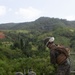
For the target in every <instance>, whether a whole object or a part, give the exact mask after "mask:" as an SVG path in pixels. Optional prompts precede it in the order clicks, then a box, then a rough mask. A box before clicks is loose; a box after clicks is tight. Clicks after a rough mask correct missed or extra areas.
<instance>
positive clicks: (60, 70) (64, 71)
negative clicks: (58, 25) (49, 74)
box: [44, 37, 70, 75]
mask: <svg viewBox="0 0 75 75" xmlns="http://www.w3.org/2000/svg"><path fill="white" fill-rule="evenodd" d="M54 40H55V38H54V37H47V38H45V39H44V44H45V45H46V46H47V47H48V48H49V49H50V60H51V63H52V64H53V65H54V67H56V65H57V71H56V75H70V61H69V59H68V58H67V59H66V60H65V61H63V63H62V64H60V65H59V64H58V63H59V62H58V60H57V57H58V56H60V55H61V52H59V51H57V50H56V47H57V46H59V45H56V44H54Z"/></svg>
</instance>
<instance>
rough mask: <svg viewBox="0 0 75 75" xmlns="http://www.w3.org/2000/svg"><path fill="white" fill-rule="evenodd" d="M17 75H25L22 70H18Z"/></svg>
mask: <svg viewBox="0 0 75 75" xmlns="http://www.w3.org/2000/svg"><path fill="white" fill-rule="evenodd" d="M15 75H23V73H22V72H16V74H15Z"/></svg>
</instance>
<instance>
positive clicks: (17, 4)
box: [0, 0, 75, 24]
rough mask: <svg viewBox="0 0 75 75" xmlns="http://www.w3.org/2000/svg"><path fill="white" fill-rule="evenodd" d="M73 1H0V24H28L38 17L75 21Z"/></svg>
mask: <svg viewBox="0 0 75 75" xmlns="http://www.w3.org/2000/svg"><path fill="white" fill-rule="evenodd" d="M74 3H75V1H74V0H56V1H55V0H38V1H35V0H31V1H30V0H7V1H6V0H0V24H1V23H10V22H14V23H19V22H30V21H34V20H36V19H38V18H39V17H42V16H44V17H50V18H52V17H54V18H59V19H66V20H69V21H72V20H75V14H74V13H75V10H74V6H75V4H74Z"/></svg>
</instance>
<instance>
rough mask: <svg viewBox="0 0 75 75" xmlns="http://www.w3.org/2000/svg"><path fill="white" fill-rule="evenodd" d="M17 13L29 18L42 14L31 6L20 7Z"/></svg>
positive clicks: (32, 18)
mask: <svg viewBox="0 0 75 75" xmlns="http://www.w3.org/2000/svg"><path fill="white" fill-rule="evenodd" d="M16 14H17V15H20V16H21V17H23V18H25V19H27V20H34V19H35V18H38V17H39V16H40V15H41V11H39V10H37V9H35V8H32V7H29V8H20V9H19V10H18V11H17V12H16Z"/></svg>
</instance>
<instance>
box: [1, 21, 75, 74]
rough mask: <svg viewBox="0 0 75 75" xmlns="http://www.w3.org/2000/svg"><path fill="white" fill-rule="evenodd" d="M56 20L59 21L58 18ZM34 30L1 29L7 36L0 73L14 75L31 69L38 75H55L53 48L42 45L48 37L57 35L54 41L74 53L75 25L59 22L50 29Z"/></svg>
mask: <svg viewBox="0 0 75 75" xmlns="http://www.w3.org/2000/svg"><path fill="white" fill-rule="evenodd" d="M63 21H64V20H63ZM36 22H38V20H36ZM54 22H55V23H56V22H57V23H59V22H58V20H56V21H54ZM64 22H65V21H64ZM40 23H41V21H40ZM35 24H36V23H35ZM46 28H47V27H46ZM32 29H33V28H32ZM32 29H31V30H2V31H1V32H3V33H4V34H5V38H3V39H0V75H14V74H15V72H17V71H21V72H24V73H25V72H26V73H27V72H28V70H29V68H33V70H34V71H35V72H36V74H37V75H43V74H45V75H54V74H55V69H56V68H55V67H54V66H53V65H52V64H51V63H50V55H49V54H50V51H49V49H48V48H46V47H45V46H44V44H43V39H44V38H45V37H48V36H54V37H55V43H57V44H62V45H65V46H66V47H70V49H71V52H75V46H74V45H75V28H72V27H68V26H61V25H60V23H59V25H56V26H54V27H53V28H51V30H38V31H37V30H35V29H33V30H32ZM73 59H74V57H73Z"/></svg>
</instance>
